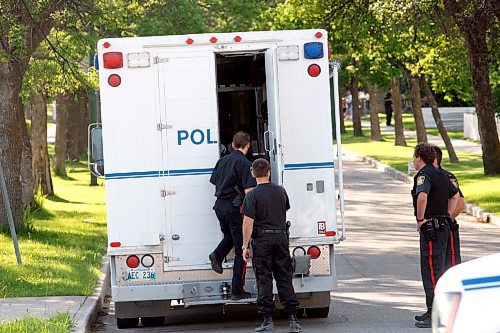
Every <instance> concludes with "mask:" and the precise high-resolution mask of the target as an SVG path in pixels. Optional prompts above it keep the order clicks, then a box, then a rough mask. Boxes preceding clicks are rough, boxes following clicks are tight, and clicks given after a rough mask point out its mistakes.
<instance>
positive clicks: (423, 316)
mask: <svg viewBox="0 0 500 333" xmlns="http://www.w3.org/2000/svg"><path fill="white" fill-rule="evenodd" d="M430 316H431V310H427V312H426V313H424V314H421V315H419V316H415V320H416V321H424V320H426V319H427V318H429V317H430Z"/></svg>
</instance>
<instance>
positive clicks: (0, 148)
mask: <svg viewBox="0 0 500 333" xmlns="http://www.w3.org/2000/svg"><path fill="white" fill-rule="evenodd" d="M19 74H20V73H19V71H18V68H16V64H13V63H9V62H5V61H0V138H1V140H0V161H1V162H2V163H1V164H2V168H3V172H4V175H5V182H6V185H7V192H8V196H9V201H10V207H11V209H12V215H13V218H14V224H15V225H16V226H21V225H22V224H23V200H22V199H23V188H22V183H21V157H22V154H23V142H22V134H21V131H20V129H19V124H20V123H21V121H20V120H19V113H18V112H16V111H17V110H16V109H17V108H18V107H19V104H20V103H19V92H20V90H21V79H22V76H19ZM21 113H22V110H21ZM23 119H24V114H23ZM0 192H1V191H0ZM0 195H1V194H0ZM3 225H7V212H6V210H5V207H4V204H3V198H2V201H1V202H0V226H3Z"/></svg>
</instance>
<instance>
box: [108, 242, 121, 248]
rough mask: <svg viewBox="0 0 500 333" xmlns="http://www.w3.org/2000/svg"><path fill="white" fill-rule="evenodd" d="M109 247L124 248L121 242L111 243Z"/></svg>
mask: <svg viewBox="0 0 500 333" xmlns="http://www.w3.org/2000/svg"><path fill="white" fill-rule="evenodd" d="M109 246H111V247H120V246H122V243H120V242H111V243H109Z"/></svg>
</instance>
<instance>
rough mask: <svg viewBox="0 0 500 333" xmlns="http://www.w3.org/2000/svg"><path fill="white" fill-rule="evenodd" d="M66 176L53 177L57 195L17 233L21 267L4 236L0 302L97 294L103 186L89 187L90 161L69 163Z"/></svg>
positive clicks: (103, 244) (103, 246)
mask: <svg viewBox="0 0 500 333" xmlns="http://www.w3.org/2000/svg"><path fill="white" fill-rule="evenodd" d="M67 171H68V176H67V177H64V178H61V177H56V176H52V177H53V178H52V179H53V182H54V190H55V193H56V194H55V195H54V196H49V197H47V198H45V199H44V200H43V208H42V209H39V210H37V211H35V212H33V213H31V214H30V217H29V218H28V223H27V225H26V226H25V228H24V229H22V230H19V231H18V240H19V247H20V251H21V256H22V260H23V265H22V266H18V265H17V262H16V256H15V253H14V246H13V244H12V239H11V238H10V233H9V231H8V229H3V230H1V231H0V297H21V296H63V295H71V296H73V295H89V294H91V293H92V292H93V290H94V288H95V286H96V283H97V279H98V277H99V276H100V273H101V271H100V268H101V259H102V256H103V254H104V253H105V252H106V221H105V204H104V187H103V186H102V182H101V183H100V186H93V187H91V186H88V184H89V180H90V175H89V173H88V171H87V167H86V163H85V162H80V163H69V164H68V168H67ZM35 331H36V330H35ZM37 332H38V331H37ZM40 332H41V331H40Z"/></svg>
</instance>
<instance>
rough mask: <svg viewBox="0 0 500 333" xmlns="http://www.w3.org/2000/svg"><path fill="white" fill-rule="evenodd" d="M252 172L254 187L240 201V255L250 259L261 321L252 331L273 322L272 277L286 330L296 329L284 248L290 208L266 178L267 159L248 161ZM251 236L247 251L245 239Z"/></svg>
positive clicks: (270, 326) (287, 253)
mask: <svg viewBox="0 0 500 333" xmlns="http://www.w3.org/2000/svg"><path fill="white" fill-rule="evenodd" d="M252 175H253V176H254V177H255V178H256V179H257V187H256V188H255V189H254V190H253V191H252V192H250V193H249V194H248V195H247V196H246V198H245V201H244V203H243V209H242V211H241V212H242V214H243V215H244V217H243V256H244V258H245V259H246V260H250V258H251V257H252V256H253V259H252V264H253V268H254V271H255V278H256V280H257V291H258V296H257V309H258V311H259V314H261V315H262V317H263V321H262V324H261V325H260V326H259V327H257V328H256V329H255V332H272V331H273V327H274V323H273V319H272V314H273V311H274V300H273V277H274V280H275V281H276V288H277V289H278V295H279V297H280V301H281V303H282V304H283V306H284V308H285V312H286V313H287V314H288V332H292V333H298V332H301V331H302V328H301V326H300V324H299V322H298V320H297V309H298V307H299V301H298V299H297V296H296V295H295V291H294V289H293V284H292V274H293V270H292V259H291V258H290V251H289V249H288V245H289V244H288V227H287V223H286V211H287V210H288V209H290V202H289V200H288V195H287V194H286V191H285V189H284V188H283V187H281V186H279V185H276V184H273V183H271V182H270V181H269V176H270V169H269V162H268V161H267V160H265V159H263V158H259V159H257V160H255V161H254V162H253V163H252ZM250 236H251V237H252V239H253V240H252V250H253V254H250V250H249V248H248V247H249V243H250Z"/></svg>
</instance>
